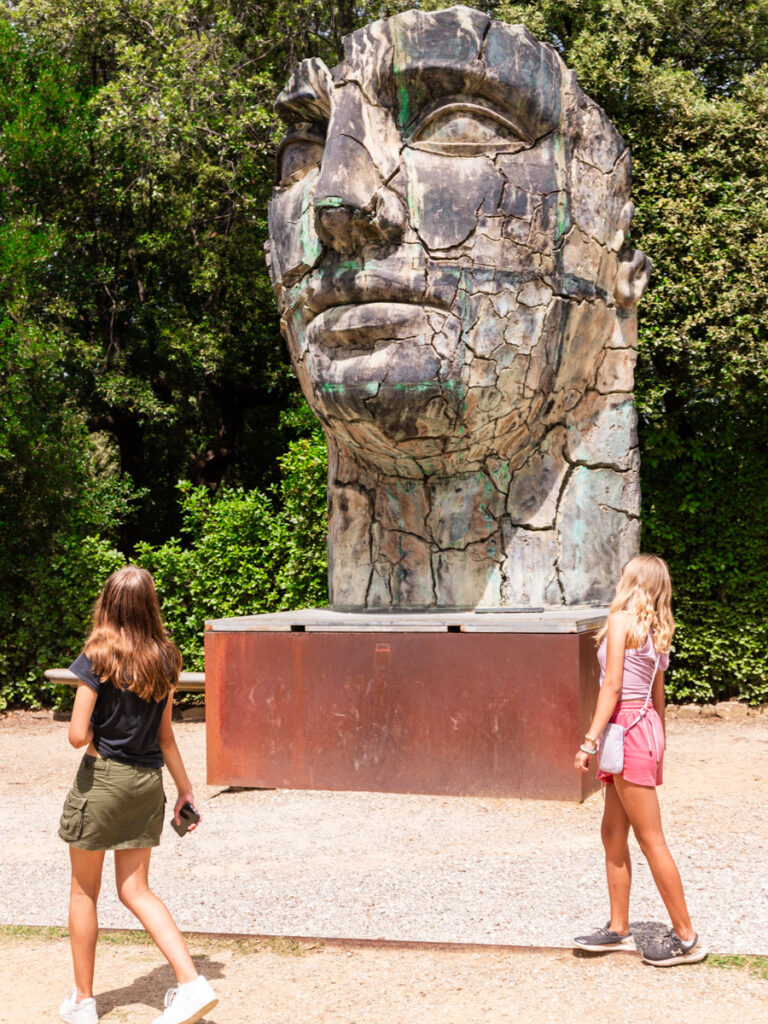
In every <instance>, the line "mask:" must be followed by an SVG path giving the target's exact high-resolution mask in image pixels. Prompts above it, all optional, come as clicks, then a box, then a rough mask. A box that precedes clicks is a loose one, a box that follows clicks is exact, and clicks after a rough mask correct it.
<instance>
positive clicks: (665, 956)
mask: <svg viewBox="0 0 768 1024" xmlns="http://www.w3.org/2000/svg"><path fill="white" fill-rule="evenodd" d="M707 952H708V950H707V949H706V947H705V946H702V945H701V943H700V942H699V936H698V935H694V937H693V938H692V939H691V940H690V942H683V940H682V939H681V938H680V936H679V935H677V934H676V933H675V931H674V929H672V928H670V929H669V931H668V932H667V934H666V935H665V936H664V937H663V938H662V939H656V940H655V941H651V942H649V943H648V945H647V946H643V960H645V962H646V963H647V964H652V965H653V966H654V967H675V966H676V965H677V964H697V963H698V962H699V960H703V959H704V957H705V956H706V955H707Z"/></svg>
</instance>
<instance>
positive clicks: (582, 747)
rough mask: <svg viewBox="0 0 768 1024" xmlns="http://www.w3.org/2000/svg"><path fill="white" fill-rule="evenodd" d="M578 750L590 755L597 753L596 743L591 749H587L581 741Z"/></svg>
mask: <svg viewBox="0 0 768 1024" xmlns="http://www.w3.org/2000/svg"><path fill="white" fill-rule="evenodd" d="M579 750H580V751H581V752H582V753H583V754H587V755H591V754H596V753H597V744H595V746H594V747H593V748H592V749H591V750H589V749H588V748H587V747H585V746H584V744H583V743H581V744H580V745H579Z"/></svg>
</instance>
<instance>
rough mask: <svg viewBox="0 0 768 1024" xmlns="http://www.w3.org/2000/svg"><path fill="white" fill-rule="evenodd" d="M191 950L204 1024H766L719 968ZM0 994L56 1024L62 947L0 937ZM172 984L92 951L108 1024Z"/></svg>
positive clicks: (130, 954) (142, 1022) (108, 950)
mask: <svg viewBox="0 0 768 1024" xmlns="http://www.w3.org/2000/svg"><path fill="white" fill-rule="evenodd" d="M190 945H191V949H192V952H193V955H194V957H195V960H196V963H197V965H198V969H199V970H200V971H201V973H204V974H205V975H206V976H207V977H208V978H209V980H210V981H211V982H212V983H213V985H214V986H215V988H216V990H217V993H218V994H219V997H220V1003H219V1006H218V1007H217V1008H216V1009H215V1010H213V1011H212V1012H211V1014H210V1015H209V1017H207V1018H206V1021H207V1022H208V1024H285V1022H286V1021H291V1022H293V1024H300V1022H303V1021H307V1022H310V1021H311V1022H318V1021H320V1022H323V1024H513V1022H514V1024H517V1022H519V1021H521V1020H524V1021H526V1022H527V1024H563V1022H567V1021H570V1020H572V1019H575V1018H578V1019H580V1020H598V1021H603V1022H605V1024H658V1022H659V1021H663V1020H667V1019H669V1020H673V1021H675V1024H736V1022H738V1024H764V1022H765V1020H766V1018H767V1017H768V980H766V979H765V978H760V977H757V976H755V975H754V974H753V973H751V971H750V970H749V969H747V968H743V967H738V966H735V967H734V966H730V967H726V966H720V965H718V964H717V963H716V962H714V961H713V962H712V963H708V964H701V965H695V966H689V967H685V968H676V969H674V970H668V971H663V970H658V969H655V968H652V967H646V966H644V965H643V964H642V963H641V962H640V961H639V958H638V957H637V956H636V955H631V954H613V955H610V956H604V957H599V956H593V957H590V956H588V955H575V954H573V953H572V952H566V951H542V952H534V951H520V952H517V951H515V952H510V951H504V952H497V951H491V950H484V951H477V950H470V951H466V952H460V951H455V950H431V949H423V948H422V949H419V948H409V949H391V948H386V947H385V948H356V947H354V946H348V947H345V946H343V945H342V946H327V945H325V946H324V945H322V944H320V943H318V944H313V945H311V946H306V945H299V946H297V945H295V944H292V943H288V942H285V941H279V940H278V941H277V942H274V943H261V942H257V941H249V942H232V941H224V940H209V939H194V938H192V939H191V940H190ZM761 966H762V970H763V971H766V968H767V967H768V965H766V964H765V963H763V964H762V965H761ZM19 979H23V980H22V983H21V984H19ZM0 983H1V984H2V989H3V993H4V995H3V1002H2V1004H0V1021H1V1022H2V1024H48V1022H51V1024H53V1022H55V1021H56V1020H57V1019H58V1015H57V1014H56V1005H57V1004H58V1000H59V999H60V998H61V996H62V994H63V992H64V989H65V988H66V987H67V986H68V985H69V984H70V961H69V947H68V944H67V941H66V939H65V938H47V937H46V936H45V935H42V934H40V932H39V931H38V930H30V931H28V932H26V933H24V934H22V935H20V934H18V933H17V934H8V931H7V930H0ZM171 984H172V976H171V973H170V971H169V969H168V968H167V967H166V966H165V965H164V963H163V962H162V960H161V958H160V957H159V955H158V953H157V951H156V950H155V949H154V948H153V947H152V946H151V945H144V944H138V943H137V942H136V941H135V940H129V939H126V938H125V937H121V936H108V937H106V938H105V939H102V940H101V941H100V943H99V950H98V956H97V985H98V1008H99V1013H100V1015H101V1020H102V1021H103V1022H104V1024H149V1022H150V1021H151V1020H153V1018H154V1016H155V1015H156V1014H157V1013H158V1012H159V1007H161V1005H162V997H163V994H164V991H165V989H166V988H167V987H169V986H170V985H171Z"/></svg>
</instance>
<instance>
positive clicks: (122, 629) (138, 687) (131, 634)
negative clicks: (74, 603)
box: [85, 565, 181, 701]
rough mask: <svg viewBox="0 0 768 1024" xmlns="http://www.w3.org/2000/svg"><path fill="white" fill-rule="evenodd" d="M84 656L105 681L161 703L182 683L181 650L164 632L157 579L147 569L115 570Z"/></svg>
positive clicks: (99, 603) (99, 604)
mask: <svg viewBox="0 0 768 1024" xmlns="http://www.w3.org/2000/svg"><path fill="white" fill-rule="evenodd" d="M85 653H86V654H87V655H88V657H89V658H90V659H91V661H92V663H93V671H94V672H95V673H96V675H97V676H98V677H99V679H101V681H102V682H103V683H106V682H111V683H112V685H113V686H116V687H117V689H119V690H131V691H132V692H133V693H135V694H136V695H137V696H138V697H141V699H142V700H147V701H148V700H154V701H161V700H162V699H163V698H164V697H165V696H166V695H167V694H168V693H169V692H170V691H171V690H172V689H174V688H175V687H176V686H177V685H178V682H179V672H180V671H181V652H180V651H179V648H178V647H177V646H176V644H175V643H174V642H173V641H172V640H171V639H170V637H169V636H168V634H167V633H166V631H165V626H164V625H163V619H162V616H161V615H160V604H159V602H158V600H157V591H156V590H155V581H154V580H153V579H152V577H151V575H150V574H149V573H148V572H147V570H146V569H140V568H139V567H138V566H137V565H126V566H125V568H123V569H118V570H117V572H113V573H112V575H111V576H110V577H109V579H108V580H107V582H106V583H105V584H104V589H103V590H102V592H101V594H100V595H99V597H98V600H97V601H96V604H95V606H94V609H93V627H92V629H91V635H90V636H89V637H88V639H87V640H86V642H85Z"/></svg>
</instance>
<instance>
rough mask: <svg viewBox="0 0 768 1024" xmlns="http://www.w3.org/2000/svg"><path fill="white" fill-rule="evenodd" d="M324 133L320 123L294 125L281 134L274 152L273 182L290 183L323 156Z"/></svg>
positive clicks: (318, 162)
mask: <svg viewBox="0 0 768 1024" xmlns="http://www.w3.org/2000/svg"><path fill="white" fill-rule="evenodd" d="M324 147H325V134H324V132H323V131H322V128H321V126H320V125H314V124H313V125H294V126H292V127H291V128H289V129H288V131H287V132H286V134H285V135H284V136H283V138H282V140H281V142H280V145H279V146H278V149H277V153H276V154H275V183H276V184H277V185H283V186H286V185H291V184H293V183H294V182H295V181H298V180H299V179H300V178H302V177H303V176H304V175H305V174H306V173H307V171H310V170H311V169H312V168H313V167H318V166H319V165H320V162H321V160H322V158H323V149H324Z"/></svg>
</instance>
